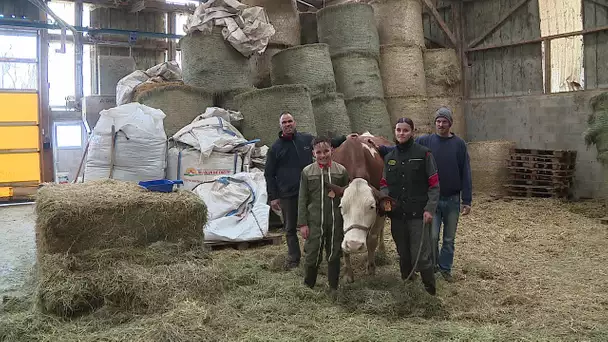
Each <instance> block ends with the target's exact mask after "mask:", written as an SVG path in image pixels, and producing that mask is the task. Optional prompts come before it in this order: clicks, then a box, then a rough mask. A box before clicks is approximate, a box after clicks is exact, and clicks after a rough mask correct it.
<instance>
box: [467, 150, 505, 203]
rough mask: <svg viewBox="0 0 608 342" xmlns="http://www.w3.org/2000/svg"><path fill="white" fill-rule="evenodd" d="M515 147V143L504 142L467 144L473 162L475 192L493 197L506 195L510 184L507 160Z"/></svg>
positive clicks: (472, 174) (472, 171)
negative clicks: (506, 187)
mask: <svg viewBox="0 0 608 342" xmlns="http://www.w3.org/2000/svg"><path fill="white" fill-rule="evenodd" d="M514 147H515V143H514V142H512V141H504V140H491V141H476V142H470V143H468V144H467V148H468V152H469V158H470V160H471V178H472V180H473V192H475V193H485V194H488V195H491V196H503V195H505V194H506V191H505V190H506V189H505V187H504V185H506V184H507V183H508V182H509V169H508V168H507V160H508V159H509V153H510V150H511V148H514Z"/></svg>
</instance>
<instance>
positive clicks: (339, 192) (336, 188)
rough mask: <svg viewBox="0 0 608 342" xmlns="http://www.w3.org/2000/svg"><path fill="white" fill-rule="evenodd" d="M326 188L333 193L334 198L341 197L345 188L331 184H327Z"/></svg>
mask: <svg viewBox="0 0 608 342" xmlns="http://www.w3.org/2000/svg"><path fill="white" fill-rule="evenodd" d="M327 187H328V188H329V189H330V190H331V191H333V192H334V194H335V195H336V197H342V195H344V189H346V187H341V186H338V185H335V184H331V183H328V184H327Z"/></svg>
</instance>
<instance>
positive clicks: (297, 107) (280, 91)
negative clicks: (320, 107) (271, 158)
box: [234, 84, 317, 146]
mask: <svg viewBox="0 0 608 342" xmlns="http://www.w3.org/2000/svg"><path fill="white" fill-rule="evenodd" d="M234 100H235V101H236V104H237V107H238V108H239V110H240V111H241V113H242V114H243V117H244V119H243V124H242V126H243V129H242V133H243V135H244V136H245V137H249V138H252V137H255V138H259V139H260V143H261V145H268V146H271V145H272V144H273V143H274V141H275V140H276V139H277V138H278V136H277V132H278V130H279V115H280V113H282V112H284V111H288V112H290V113H292V114H293V115H294V116H295V117H296V118H297V120H298V129H299V130H300V131H302V132H316V131H317V129H316V125H315V119H314V114H313V110H312V104H311V99H310V91H309V90H308V87H307V86H305V85H302V84H288V85H277V86H272V87H269V88H264V89H255V90H252V91H248V92H245V93H242V94H239V95H237V96H235V98H234Z"/></svg>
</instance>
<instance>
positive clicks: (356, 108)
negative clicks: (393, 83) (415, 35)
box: [317, 3, 392, 137]
mask: <svg viewBox="0 0 608 342" xmlns="http://www.w3.org/2000/svg"><path fill="white" fill-rule="evenodd" d="M317 34H318V38H319V42H321V43H325V44H327V45H329V51H330V56H331V61H332V64H333V69H334V75H335V79H336V87H337V92H338V93H341V94H344V95H343V96H344V100H345V104H346V109H347V112H348V116H349V118H350V123H351V128H352V130H353V131H357V132H360V133H361V132H365V131H370V132H371V133H372V134H375V135H382V136H385V137H392V128H391V123H390V118H389V115H388V111H387V109H386V103H385V101H384V90H383V85H382V77H381V76H380V68H379V65H378V56H379V54H380V44H379V40H378V30H377V28H376V25H375V20H374V11H373V8H372V7H371V6H370V5H368V4H363V3H347V4H341V5H334V6H328V7H325V8H323V9H321V10H319V11H318V12H317Z"/></svg>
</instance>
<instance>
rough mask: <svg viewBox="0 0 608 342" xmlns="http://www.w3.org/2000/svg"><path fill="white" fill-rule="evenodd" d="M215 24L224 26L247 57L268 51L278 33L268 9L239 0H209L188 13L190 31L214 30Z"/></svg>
mask: <svg viewBox="0 0 608 342" xmlns="http://www.w3.org/2000/svg"><path fill="white" fill-rule="evenodd" d="M213 26H222V27H223V28H222V35H223V36H224V39H225V40H227V41H228V43H230V45H232V46H233V47H234V48H235V49H236V50H237V51H239V52H240V53H241V54H242V55H244V56H245V57H249V56H251V55H252V54H254V53H258V54H261V53H263V52H264V51H265V50H266V47H267V46H268V43H269V42H270V37H272V36H273V35H274V34H275V29H274V27H273V26H272V25H271V24H270V21H269V19H268V15H267V14H266V11H265V10H264V8H262V7H259V6H253V7H249V6H247V5H245V4H242V3H240V2H238V1H236V0H209V1H207V2H205V3H203V4H201V5H200V6H198V7H197V8H196V10H195V11H194V14H192V15H190V16H188V20H187V22H186V24H185V25H184V31H185V32H186V33H192V32H194V31H197V30H198V31H201V32H203V33H210V32H211V30H212V29H213Z"/></svg>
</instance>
